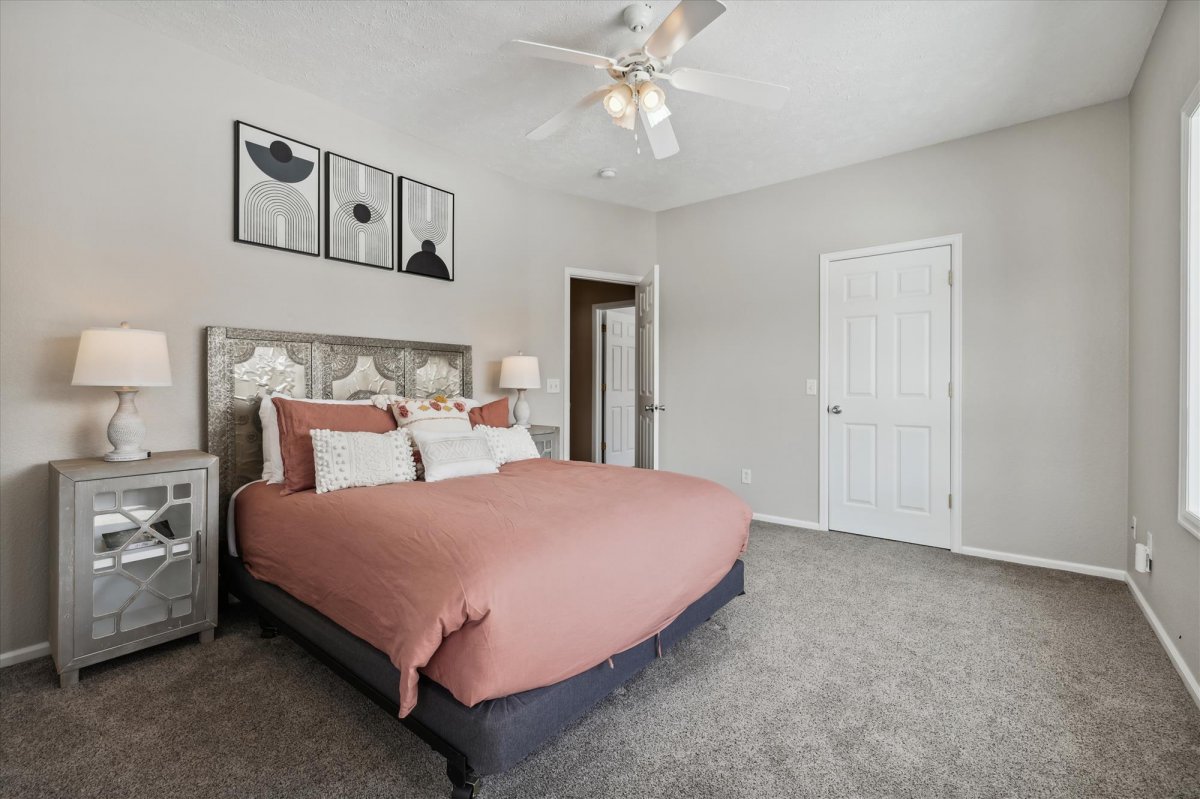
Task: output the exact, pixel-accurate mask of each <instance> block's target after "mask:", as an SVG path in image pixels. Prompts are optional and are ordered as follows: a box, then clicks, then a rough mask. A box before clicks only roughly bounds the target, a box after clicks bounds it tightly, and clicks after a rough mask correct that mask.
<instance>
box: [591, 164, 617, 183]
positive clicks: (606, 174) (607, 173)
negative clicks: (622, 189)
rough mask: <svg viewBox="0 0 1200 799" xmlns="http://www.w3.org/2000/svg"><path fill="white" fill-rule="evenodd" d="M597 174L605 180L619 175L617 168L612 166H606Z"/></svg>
mask: <svg viewBox="0 0 1200 799" xmlns="http://www.w3.org/2000/svg"><path fill="white" fill-rule="evenodd" d="M596 174H598V175H599V176H600V177H602V178H604V179H605V180H609V179H611V178H615V177H616V176H617V170H615V169H613V168H612V167H611V166H606V167H604V168H603V169H601V170H600V171H599V172H597V173H596Z"/></svg>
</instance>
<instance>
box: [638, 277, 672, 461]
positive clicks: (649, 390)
mask: <svg viewBox="0 0 1200 799" xmlns="http://www.w3.org/2000/svg"><path fill="white" fill-rule="evenodd" d="M658 296H659V291H658V264H655V265H654V268H653V269H651V270H650V271H649V272H648V273H647V274H646V276H645V277H644V278H642V282H641V283H639V284H638V287H637V297H636V303H635V305H634V309H635V314H636V316H637V318H636V320H635V321H636V324H637V419H638V424H637V455H636V458H635V459H634V465H635V466H637V467H638V468H641V469H657V468H658V414H660V413H662V412H663V411H665V410H666V408H665V407H664V406H662V405H660V404H659V393H658V307H659V302H658Z"/></svg>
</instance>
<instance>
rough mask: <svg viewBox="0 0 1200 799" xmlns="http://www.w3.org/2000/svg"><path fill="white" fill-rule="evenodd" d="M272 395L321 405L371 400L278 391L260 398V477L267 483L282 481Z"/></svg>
mask: <svg viewBox="0 0 1200 799" xmlns="http://www.w3.org/2000/svg"><path fill="white" fill-rule="evenodd" d="M272 397H283V398H284V399H289V400H295V401H297V402H316V403H318V404H321V405H370V404H371V400H369V399H364V400H317V399H308V398H307V397H293V396H290V395H288V394H283V393H280V392H278V391H274V392H271V393H270V394H268V395H267V396H265V397H263V398H262V402H260V403H259V405H258V420H259V421H260V422H262V437H263V440H262V446H263V472H262V479H264V480H266V481H267V482H268V483H282V482H283V453H282V452H280V447H279V414H277V413H276V412H275V403H274V402H271V398H272Z"/></svg>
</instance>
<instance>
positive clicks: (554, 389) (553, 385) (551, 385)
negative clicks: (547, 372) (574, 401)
mask: <svg viewBox="0 0 1200 799" xmlns="http://www.w3.org/2000/svg"><path fill="white" fill-rule="evenodd" d="M560 391H562V383H560V382H559V380H558V378H557V377H551V378H547V379H546V393H547V394H557V393H559V392H560Z"/></svg>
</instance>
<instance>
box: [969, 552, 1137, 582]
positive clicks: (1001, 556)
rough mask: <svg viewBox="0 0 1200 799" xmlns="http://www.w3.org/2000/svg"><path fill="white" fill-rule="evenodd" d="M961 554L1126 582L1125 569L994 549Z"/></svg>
mask: <svg viewBox="0 0 1200 799" xmlns="http://www.w3.org/2000/svg"><path fill="white" fill-rule="evenodd" d="M959 554H960V555H970V556H971V557H975V558H987V559H989V560H1003V561H1006V562H1008V563H1021V564H1024V565H1025V566H1040V567H1041V568H1043V569H1058V570H1059V571H1064V572H1075V573H1077V574H1090V575H1091V576H1093V577H1105V578H1107V579H1109V580H1120V581H1121V582H1124V581H1125V570H1124V569H1110V568H1109V567H1107V566H1092V565H1091V564H1088V563H1074V562H1072V561H1069V560H1050V559H1049V558H1035V557H1033V556H1032V555H1014V554H1012V553H1011V552H997V551H995V550H994V549H979V548H978V547H963V548H962V549H960V550H959Z"/></svg>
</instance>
